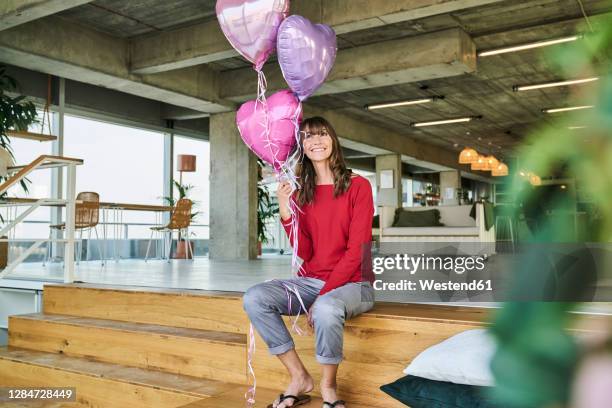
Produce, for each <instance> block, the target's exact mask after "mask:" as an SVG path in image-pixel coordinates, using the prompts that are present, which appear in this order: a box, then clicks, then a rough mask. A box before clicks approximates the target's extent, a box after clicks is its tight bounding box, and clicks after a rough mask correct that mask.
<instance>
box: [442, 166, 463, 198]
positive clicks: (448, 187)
mask: <svg viewBox="0 0 612 408" xmlns="http://www.w3.org/2000/svg"><path fill="white" fill-rule="evenodd" d="M460 188H461V175H460V174H459V171H457V170H450V171H441V172H440V196H441V200H442V201H441V205H458V204H459V200H458V198H457V191H458V190H459V189H460Z"/></svg>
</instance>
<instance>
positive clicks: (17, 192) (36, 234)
mask: <svg viewBox="0 0 612 408" xmlns="http://www.w3.org/2000/svg"><path fill="white" fill-rule="evenodd" d="M38 117H39V119H40V118H42V111H39V112H38ZM53 118H54V117H53V116H52V119H53ZM45 128H46V126H45ZM29 130H30V131H31V132H37V133H40V131H41V129H40V124H35V125H32V126H30V128H29ZM45 131H46V133H48V131H47V129H45ZM10 140H11V147H12V148H13V154H14V156H15V164H16V165H18V166H19V165H26V164H28V163H30V162H32V161H33V160H34V159H36V158H37V157H39V156H41V155H43V154H51V152H52V151H53V145H52V142H38V141H34V140H27V139H18V138H11V139H10ZM28 180H29V182H28V191H29V193H28V194H26V193H25V192H24V191H23V189H22V188H21V186H20V185H16V186H13V187H11V188H10V189H9V190H8V195H9V197H29V198H49V197H51V170H37V171H34V172H32V173H30V175H28ZM24 209H25V207H17V209H16V210H17V211H18V212H22V211H23V210H24ZM13 210H15V208H13ZM7 211H12V210H9V209H4V210H3V215H8V214H7ZM50 214H51V212H50V210H49V207H41V208H38V209H36V210H35V211H34V212H33V213H32V214H30V215H29V216H28V217H27V218H26V222H25V223H23V222H22V223H19V224H17V226H16V227H15V237H16V238H25V237H28V238H45V237H47V236H48V235H49V227H48V224H47V223H48V222H49V217H50Z"/></svg>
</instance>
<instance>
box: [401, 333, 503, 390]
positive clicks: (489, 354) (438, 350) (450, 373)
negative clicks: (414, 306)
mask: <svg viewBox="0 0 612 408" xmlns="http://www.w3.org/2000/svg"><path fill="white" fill-rule="evenodd" d="M495 348H496V345H495V339H494V338H493V336H492V335H490V334H489V333H488V332H487V330H486V329H474V330H467V331H464V332H463V333H459V334H457V335H455V336H453V337H451V338H449V339H447V340H444V341H443V342H442V343H439V344H436V345H435V346H431V347H429V348H428V349H427V350H425V351H423V352H422V353H420V354H419V355H418V356H416V358H415V359H414V360H412V362H411V363H410V364H409V365H408V367H406V369H405V370H404V373H405V374H409V375H414V376H417V377H423V378H427V379H429V380H435V381H446V382H452V383H456V384H467V385H480V386H493V385H494V380H493V374H492V373H491V368H490V363H491V359H492V358H493V354H494V353H495Z"/></svg>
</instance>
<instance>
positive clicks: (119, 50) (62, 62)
mask: <svg viewBox="0 0 612 408" xmlns="http://www.w3.org/2000/svg"><path fill="white" fill-rule="evenodd" d="M0 61H2V62H6V63H8V64H12V65H17V66H21V67H23V68H27V69H31V70H34V71H39V72H44V73H49V74H53V75H58V76H62V77H64V78H68V79H73V80H75V81H80V82H85V83H89V84H93V85H98V86H102V87H105V88H110V89H115V90H118V91H121V92H125V93H129V94H133V95H138V96H141V97H145V98H149V99H153V100H157V101H162V102H166V103H169V104H173V105H177V106H182V107H185V108H190V109H194V110H198V111H202V112H207V113H211V112H226V111H229V110H232V108H233V104H232V103H231V102H228V101H223V100H221V99H219V97H218V87H217V83H218V82H217V73H216V72H214V71H213V70H211V69H209V68H207V67H205V66H201V67H190V68H186V69H182V70H177V71H172V72H167V73H164V74H159V75H133V74H130V72H129V68H128V43H127V41H125V40H123V39H120V38H116V37H113V36H110V35H107V34H104V33H101V32H99V31H95V30H90V29H88V28H86V27H83V26H80V25H77V24H73V23H71V22H68V21H66V20H64V19H61V18H59V17H55V16H51V17H48V18H44V19H40V20H37V21H33V22H31V23H28V24H24V25H21V26H18V27H14V28H12V29H9V30H5V31H2V32H0Z"/></svg>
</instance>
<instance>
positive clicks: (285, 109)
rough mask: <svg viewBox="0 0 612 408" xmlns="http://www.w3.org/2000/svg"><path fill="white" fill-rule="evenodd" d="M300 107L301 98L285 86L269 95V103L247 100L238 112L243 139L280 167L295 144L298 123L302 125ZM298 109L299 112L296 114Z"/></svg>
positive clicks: (262, 156)
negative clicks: (299, 99) (298, 98)
mask: <svg viewBox="0 0 612 408" xmlns="http://www.w3.org/2000/svg"><path fill="white" fill-rule="evenodd" d="M299 107H300V102H299V101H298V100H297V98H296V97H295V95H294V94H293V92H291V91H290V90H288V89H283V90H282V91H278V92H276V93H275V94H273V95H272V96H270V97H269V98H268V99H267V104H266V105H264V104H263V103H261V102H257V101H255V100H252V101H248V102H245V103H244V104H243V105H242V106H241V107H240V109H238V113H237V114H236V124H237V125H238V130H239V131H240V136H241V137H242V140H243V141H244V143H245V144H246V145H247V146H248V147H249V149H251V150H252V151H253V152H254V153H255V154H256V155H257V156H258V157H259V158H261V159H262V160H264V161H265V162H267V163H269V164H271V165H272V166H273V167H274V168H275V169H277V170H278V169H279V167H280V164H282V163H284V162H285V160H287V158H288V157H289V154H291V151H292V150H293V148H294V147H295V124H296V123H297V125H298V126H299V124H300V123H301V122H302V113H301V109H299ZM298 109H299V112H300V113H299V117H297V118H296V115H297V112H298ZM296 119H297V120H296ZM294 122H295V123H294ZM266 124H267V127H268V134H267V135H266Z"/></svg>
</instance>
